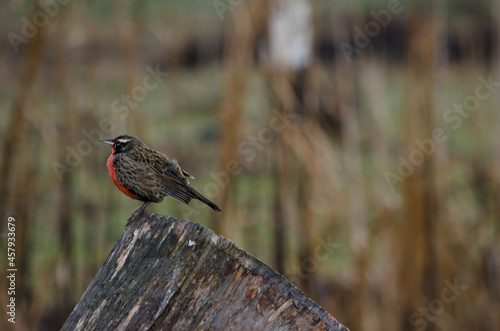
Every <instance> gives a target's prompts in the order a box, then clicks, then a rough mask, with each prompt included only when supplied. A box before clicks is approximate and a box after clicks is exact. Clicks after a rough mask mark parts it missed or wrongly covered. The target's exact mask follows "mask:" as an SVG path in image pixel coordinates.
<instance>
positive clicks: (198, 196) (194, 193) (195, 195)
mask: <svg viewBox="0 0 500 331" xmlns="http://www.w3.org/2000/svg"><path fill="white" fill-rule="evenodd" d="M188 187H189V191H190V193H191V194H192V196H193V199H198V200H200V201H201V202H203V203H204V204H206V205H207V206H209V207H210V208H212V209H213V210H215V211H222V209H220V208H219V206H217V205H216V204H215V203H213V202H212V201H210V200H208V199H207V198H205V197H204V196H203V194H201V193H200V192H198V191H196V190H195V189H194V188H192V187H190V186H188Z"/></svg>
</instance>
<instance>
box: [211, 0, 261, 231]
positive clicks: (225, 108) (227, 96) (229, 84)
mask: <svg viewBox="0 0 500 331" xmlns="http://www.w3.org/2000/svg"><path fill="white" fill-rule="evenodd" d="M265 1H266V0H258V1H255V2H250V3H246V2H244V3H241V4H240V5H239V6H238V7H236V8H234V11H233V12H232V14H231V18H230V19H232V21H233V23H234V27H233V28H229V29H228V32H227V35H226V37H225V42H224V44H225V54H224V60H223V66H224V69H223V91H224V97H223V102H222V104H221V106H220V111H219V120H220V126H221V131H222V140H221V142H220V146H219V150H220V162H219V164H220V168H221V169H225V168H226V167H227V166H228V164H230V163H231V162H234V161H238V160H239V159H240V155H239V153H238V144H239V142H240V140H241V139H240V135H241V132H242V129H241V124H242V123H241V120H242V116H243V110H244V97H245V93H246V87H247V83H248V79H249V77H250V70H251V67H252V65H253V64H254V46H255V43H256V38H257V34H258V33H259V31H260V28H261V26H262V15H263V13H264V3H265ZM232 186H233V185H232V183H231V182H230V183H229V184H227V185H223V186H222V187H221V193H220V197H219V198H218V199H220V204H219V205H220V206H221V208H222V210H224V213H221V214H220V215H219V218H218V219H217V221H216V224H214V229H215V231H216V232H217V233H220V234H222V235H225V236H227V237H229V238H234V237H233V234H234V233H233V232H234V230H233V229H234V228H235V226H236V224H232V223H234V220H235V219H236V217H234V215H233V210H232V208H234V207H233V200H232V198H231V195H230V192H231V188H232Z"/></svg>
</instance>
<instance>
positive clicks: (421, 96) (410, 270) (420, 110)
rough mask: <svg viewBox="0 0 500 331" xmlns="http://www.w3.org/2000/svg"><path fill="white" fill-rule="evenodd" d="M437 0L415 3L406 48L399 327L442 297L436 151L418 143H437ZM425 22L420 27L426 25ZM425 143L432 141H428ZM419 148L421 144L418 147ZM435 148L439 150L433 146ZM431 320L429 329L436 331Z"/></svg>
mask: <svg viewBox="0 0 500 331" xmlns="http://www.w3.org/2000/svg"><path fill="white" fill-rule="evenodd" d="M434 6H435V4H434V2H432V1H424V2H419V3H412V9H411V10H409V12H408V13H409V15H410V16H409V21H408V26H407V40H408V43H407V49H406V96H405V101H406V102H405V106H404V110H403V111H404V121H405V133H406V136H405V147H404V151H403V157H404V158H405V159H406V160H408V162H409V163H410V164H411V167H412V168H413V171H412V170H410V172H411V174H410V175H408V176H406V177H405V178H404V183H403V210H404V211H405V213H406V214H405V215H404V222H403V223H401V224H399V227H398V230H397V232H396V237H395V245H396V247H395V251H396V252H397V253H398V254H399V258H398V260H399V263H398V267H399V272H398V282H397V284H398V285H397V286H398V290H397V291H398V293H399V294H400V309H401V315H400V316H401V327H402V328H404V329H406V328H407V327H408V324H410V325H411V326H415V324H416V322H415V321H414V320H413V319H411V318H410V317H411V316H412V314H413V313H415V312H417V311H418V309H419V308H420V307H424V306H426V305H428V304H429V302H430V301H431V300H433V299H435V298H438V295H439V293H438V292H437V291H436V278H437V272H438V271H437V264H436V259H437V257H436V250H435V247H436V238H435V229H436V226H437V223H438V221H439V207H440V205H441V202H440V200H441V197H440V196H439V194H438V192H437V184H436V173H435V155H434V153H435V150H433V149H432V147H431V145H427V146H428V147H427V148H428V150H427V151H425V150H422V147H418V146H417V144H416V140H418V141H423V140H424V139H431V140H432V139H433V138H432V137H433V135H432V133H433V129H434V128H435V127H436V122H435V101H434V79H435V72H434V71H435V70H434V69H435V61H436V37H437V26H436V20H435V12H434ZM424 21H425V22H426V23H425V24H422V22H424ZM426 141H427V142H428V141H429V140H426ZM420 145H421V144H420ZM433 146H434V148H438V147H439V146H436V145H435V144H434V145H433ZM434 327H435V325H434V324H433V323H431V322H429V323H428V325H427V330H432V329H434Z"/></svg>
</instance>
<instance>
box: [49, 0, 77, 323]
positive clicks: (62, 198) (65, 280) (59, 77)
mask: <svg viewBox="0 0 500 331" xmlns="http://www.w3.org/2000/svg"><path fill="white" fill-rule="evenodd" d="M72 9H73V7H72V6H65V7H63V9H62V10H61V12H60V13H59V14H58V15H57V16H56V17H55V21H54V22H55V23H56V24H57V31H56V38H55V40H56V42H55V45H54V54H55V56H54V72H53V73H52V74H53V75H54V81H55V85H56V86H57V89H58V90H60V91H64V92H63V93H61V94H60V95H57V96H56V98H60V99H59V100H56V102H58V104H59V107H60V111H59V112H58V113H59V114H60V116H61V119H60V131H59V138H58V142H60V144H61V145H62V146H61V148H59V149H58V150H59V152H60V155H59V159H60V160H61V161H60V162H61V163H62V162H64V160H65V159H67V155H68V151H67V149H66V148H63V146H68V147H70V148H72V149H73V150H76V151H77V153H78V154H79V155H80V152H79V146H80V144H79V140H78V138H79V137H80V138H81V135H79V134H78V132H79V130H78V114H77V109H76V107H77V106H76V104H77V101H76V100H75V96H76V95H77V92H76V91H75V88H74V87H75V77H76V76H77V73H78V69H77V68H76V66H75V62H74V61H73V59H74V58H75V57H76V54H73V53H72V51H71V48H70V45H69V44H68V42H67V41H68V38H69V36H68V31H69V29H68V26H70V25H71V22H72V14H73V13H74V11H73V10H72ZM80 157H81V155H80ZM82 162H83V161H82V160H80V161H79V163H80V164H78V165H76V168H75V169H74V170H73V171H71V172H68V173H66V174H65V175H64V176H63V178H62V180H61V182H60V186H59V206H58V209H57V216H56V219H57V226H58V237H59V245H60V254H61V258H60V259H59V261H58V264H57V265H56V273H55V274H56V275H57V277H56V279H55V284H56V290H57V292H58V293H59V298H60V301H59V304H60V305H61V307H60V308H61V316H59V318H61V317H62V316H63V315H64V309H65V308H66V307H68V306H69V307H70V306H71V305H72V304H73V300H74V298H73V294H74V292H73V285H72V279H74V274H75V267H76V263H75V261H74V259H73V258H74V243H75V241H74V236H73V224H74V215H75V209H76V208H77V203H78V201H77V200H76V199H75V194H74V189H75V177H76V175H77V173H78V172H81V169H82V164H81V163H82Z"/></svg>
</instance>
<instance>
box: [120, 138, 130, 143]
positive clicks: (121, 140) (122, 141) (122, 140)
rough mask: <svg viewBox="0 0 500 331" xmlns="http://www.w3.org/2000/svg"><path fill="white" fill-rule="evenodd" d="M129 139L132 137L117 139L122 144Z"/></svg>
mask: <svg viewBox="0 0 500 331" xmlns="http://www.w3.org/2000/svg"><path fill="white" fill-rule="evenodd" d="M130 140H132V139H124V138H122V139H118V141H119V142H121V143H122V144H124V143H128V142H129V141H130Z"/></svg>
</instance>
